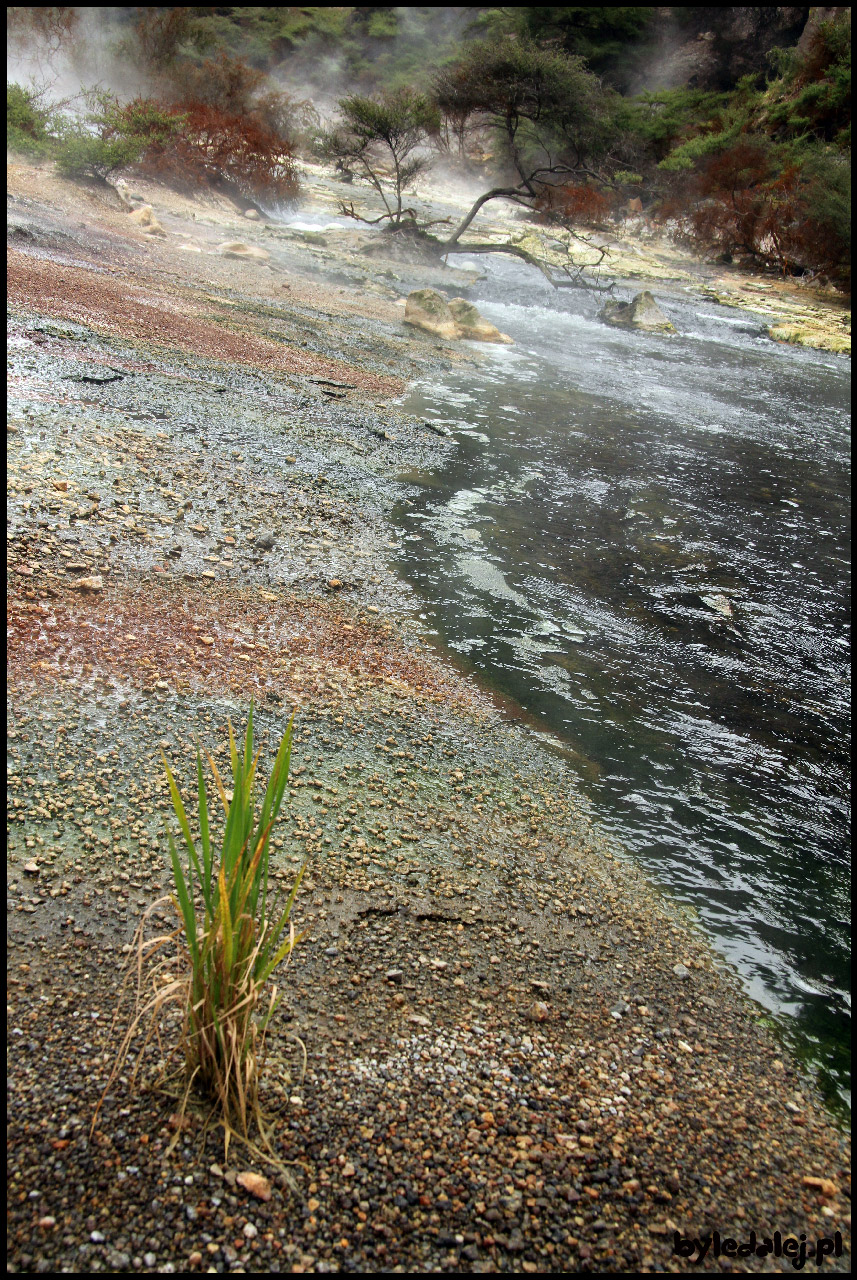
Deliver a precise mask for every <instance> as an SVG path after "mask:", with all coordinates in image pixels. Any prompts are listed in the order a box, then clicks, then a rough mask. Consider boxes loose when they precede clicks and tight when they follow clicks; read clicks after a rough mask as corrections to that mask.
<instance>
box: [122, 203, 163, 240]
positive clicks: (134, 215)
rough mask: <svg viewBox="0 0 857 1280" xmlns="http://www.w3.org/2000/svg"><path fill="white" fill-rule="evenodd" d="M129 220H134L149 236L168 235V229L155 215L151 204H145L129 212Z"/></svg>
mask: <svg viewBox="0 0 857 1280" xmlns="http://www.w3.org/2000/svg"><path fill="white" fill-rule="evenodd" d="M128 221H129V222H134V223H136V225H137V226H138V227H139V228H140V230H141V231H142V232H143V234H144V235H147V236H166V234H167V233H166V231H165V230H164V228H163V227H162V226H161V224H160V222H158V219H157V218H156V217H155V215H154V212H153V210H152V206H151V205H150V204H143V205H141V206H140V208H139V209H134V210H133V211H132V212H131V213H129V214H128Z"/></svg>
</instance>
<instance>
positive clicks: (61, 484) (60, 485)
mask: <svg viewBox="0 0 857 1280" xmlns="http://www.w3.org/2000/svg"><path fill="white" fill-rule="evenodd" d="M53 486H54V488H55V489H58V490H59V492H60V493H68V481H67V480H54V482H53Z"/></svg>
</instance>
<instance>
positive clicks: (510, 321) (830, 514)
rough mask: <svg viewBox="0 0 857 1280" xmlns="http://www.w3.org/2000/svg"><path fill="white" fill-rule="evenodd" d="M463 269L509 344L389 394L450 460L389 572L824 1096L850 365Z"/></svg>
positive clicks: (836, 994) (668, 294)
mask: <svg viewBox="0 0 857 1280" xmlns="http://www.w3.org/2000/svg"><path fill="white" fill-rule="evenodd" d="M487 261H489V260H487V259H486V258H480V259H479V260H475V261H474V262H473V263H469V262H467V261H465V260H464V259H463V258H457V259H456V260H455V266H460V267H464V266H473V267H475V268H476V269H477V270H479V271H482V272H485V275H484V278H483V280H482V282H481V283H480V284H478V285H477V286H475V288H474V289H473V290H472V291H471V292H470V295H469V296H470V300H472V301H473V302H475V303H476V305H477V306H478V307H479V308H480V310H481V311H482V312H483V314H484V315H485V316H486V317H487V318H488V319H490V320H491V321H493V322H494V323H495V324H496V325H497V326H498V327H499V328H500V329H501V330H502V331H503V332H504V333H507V334H509V335H510V336H511V337H512V338H513V339H514V342H515V345H514V346H510V347H503V346H497V347H493V348H485V347H484V346H483V347H482V348H481V351H483V352H485V353H486V354H485V357H484V359H483V360H482V361H481V362H480V366H479V368H478V369H477V370H475V371H474V370H473V369H472V368H468V369H466V370H465V369H461V368H459V369H457V370H454V371H452V372H450V373H449V374H447V375H446V376H444V377H443V379H442V380H440V381H438V380H437V378H434V377H433V378H432V379H431V380H430V381H424V382H423V383H421V384H419V385H417V386H416V388H415V389H413V390H412V391H411V393H410V394H409V395H408V396H407V398H406V399H405V401H404V402H403V407H404V408H405V409H406V410H407V411H408V412H411V413H414V414H417V415H419V416H421V417H422V418H423V419H424V420H425V421H427V422H431V423H434V424H435V425H436V426H437V427H439V428H441V429H444V428H445V429H446V430H448V431H449V432H450V433H451V434H452V435H454V437H455V439H456V441H457V444H458V448H457V452H456V454H455V455H454V457H453V458H452V460H451V462H450V463H449V464H448V465H447V466H445V467H444V468H443V469H442V470H438V471H433V472H428V473H418V474H416V475H410V476H408V479H409V480H411V481H413V482H415V483H416V485H417V486H418V490H417V496H416V498H415V500H413V501H411V502H406V503H403V504H401V505H400V507H399V509H398V515H397V519H398V524H399V527H400V529H401V531H402V544H401V552H400V555H399V562H398V563H399V568H400V571H401V572H402V573H403V575H404V576H405V577H406V578H407V579H408V580H409V581H410V582H411V583H412V584H413V585H414V586H415V587H416V588H417V589H418V591H419V592H420V593H421V594H422V596H423V597H424V599H425V612H424V614H423V619H424V622H425V625H426V629H427V631H428V632H429V633H431V634H433V636H434V637H435V638H436V640H437V642H438V643H440V644H441V645H442V646H443V647H444V648H445V649H447V650H452V651H454V652H455V653H456V654H457V655H459V660H460V662H461V664H462V665H463V666H464V667H465V669H467V670H469V671H472V672H474V673H476V674H477V675H478V676H479V677H481V678H482V680H483V681H484V682H485V683H487V684H488V685H489V686H490V687H492V688H493V689H495V690H496V691H498V693H500V694H502V695H504V696H505V697H506V698H507V699H509V698H510V699H512V700H513V703H514V704H516V705H517V707H518V708H520V716H521V717H522V718H523V719H525V720H527V721H528V722H529V723H530V725H531V726H532V728H533V729H534V730H535V731H538V732H541V733H543V734H547V735H549V736H550V737H552V738H553V740H554V741H555V742H556V743H557V746H558V749H560V750H562V751H563V752H564V753H565V754H567V756H568V758H569V759H570V761H571V763H572V765H573V766H574V768H575V769H576V772H577V774H578V775H579V778H580V782H581V784H582V786H583V787H584V789H585V791H586V792H587V793H588V795H589V796H590V797H591V799H592V800H593V802H594V804H595V808H596V811H597V812H598V814H599V818H600V820H601V822H602V823H603V824H604V825H605V826H606V827H607V829H608V830H609V831H610V832H611V833H612V835H613V836H614V837H615V840H616V842H617V846H619V847H620V848H621V849H624V850H625V851H627V852H628V853H629V854H630V855H632V856H633V857H634V858H635V859H636V860H638V862H639V863H641V864H642V865H643V866H644V868H645V869H646V870H647V872H648V873H649V874H650V875H651V876H652V877H653V879H655V880H656V881H657V882H658V883H659V884H660V885H661V886H662V887H664V888H665V889H666V890H667V891H668V892H669V893H671V894H672V895H673V896H674V897H675V898H677V899H678V900H680V901H682V902H684V903H686V904H688V905H690V906H691V907H692V908H693V909H695V911H696V913H697V915H698V918H699V920H700V922H701V924H702V926H703V927H704V929H705V930H706V931H707V933H708V935H709V937H711V938H712V939H713V941H714V943H715V945H716V946H717V947H718V949H719V950H720V951H721V952H722V953H723V954H724V955H725V956H726V957H727V958H728V959H729V960H730V961H731V962H733V963H734V964H735V965H736V967H737V969H738V970H739V972H740V973H741V975H742V976H743V978H744V981H745V983H746V986H747V989H748V991H749V992H750V994H751V995H752V996H753V997H754V998H756V999H757V1000H758V1001H759V1002H761V1004H762V1005H763V1006H765V1007H766V1008H767V1009H768V1010H769V1011H771V1013H772V1014H773V1015H774V1016H775V1018H776V1020H777V1022H778V1024H779V1026H780V1028H781V1029H782V1031H783V1032H784V1033H785V1035H786V1037H787V1039H789V1040H790V1042H791V1043H792V1045H793V1047H795V1048H796V1050H797V1052H798V1053H799V1055H800V1056H801V1057H802V1058H804V1060H805V1061H807V1062H809V1063H810V1064H811V1065H812V1066H813V1067H814V1069H815V1070H816V1071H817V1072H818V1073H819V1075H820V1078H821V1083H822V1085H823V1087H824V1088H825V1090H826V1092H827V1095H828V1097H829V1098H831V1099H832V1100H836V1099H838V1100H839V1102H841V1101H843V1100H844V1099H845V1097H846V1096H847V1089H848V1087H849V1076H848V1065H847V1064H848V1054H849V1049H848V1046H849V1043H850V1040H849V1030H848V1011H849V1006H848V997H847V990H848V972H849V942H848V925H847V917H848V910H847V903H848V900H849V886H848V880H849V875H848V850H849V848H850V841H849V834H848V816H849V814H848V799H847V787H848V777H849V768H848V747H847V741H848V705H849V702H848V682H847V672H848V665H847V664H848V657H849V629H848V614H847V603H846V602H847V599H848V542H847V539H848V532H847V529H848V505H847V494H848V483H849V454H848V435H849V432H848V418H847V406H848V403H849V389H848V368H847V366H846V365H845V363H844V362H843V361H842V359H841V358H840V357H837V356H835V355H830V354H826V353H823V352H814V351H808V350H803V349H799V348H795V347H789V346H781V345H774V344H773V343H771V341H770V340H769V339H768V338H767V337H764V336H762V335H761V325H762V319H761V317H759V318H758V319H757V318H755V317H754V316H753V315H752V314H748V313H746V312H735V311H734V310H731V309H729V308H726V307H721V306H719V305H717V304H716V303H711V302H709V301H703V300H701V299H699V297H698V295H697V296H695V297H694V296H691V293H690V291H683V290H682V288H681V286H678V285H675V286H671V287H668V288H666V289H665V288H663V287H658V288H657V295H658V301H659V302H660V303H661V304H662V306H663V308H664V309H665V311H666V312H667V314H668V316H669V318H670V319H671V320H672V321H673V323H674V324H675V326H676V329H677V330H678V334H677V335H676V336H669V337H663V336H650V335H647V334H642V333H634V332H624V331H617V330H610V329H608V328H607V327H606V326H605V325H604V324H603V323H602V322H600V321H599V320H598V319H597V311H598V308H599V306H600V301H601V300H600V299H599V298H598V297H597V296H595V295H592V294H589V293H581V292H577V291H570V290H569V291H564V292H560V293H557V292H554V291H553V290H551V289H550V287H549V286H548V285H547V284H546V283H545V282H540V281H538V280H534V279H533V273H531V272H528V271H527V270H526V269H525V268H520V267H519V266H518V264H510V263H508V262H506V261H504V260H499V259H492V260H490V266H486V262H487ZM628 288H629V292H628V294H627V295H625V296H630V293H631V292H633V291H636V289H637V288H639V285H637V286H633V285H629V286H628Z"/></svg>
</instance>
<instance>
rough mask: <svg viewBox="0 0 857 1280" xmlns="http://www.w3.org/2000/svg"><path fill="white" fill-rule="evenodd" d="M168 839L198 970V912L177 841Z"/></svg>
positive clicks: (174, 875) (187, 933) (194, 960)
mask: <svg viewBox="0 0 857 1280" xmlns="http://www.w3.org/2000/svg"><path fill="white" fill-rule="evenodd" d="M167 839H168V840H169V844H170V859H171V861H172V864H173V878H174V879H175V882H176V893H177V894H178V899H179V905H180V907H181V913H182V920H183V921H184V927H185V937H186V938H187V944H188V947H189V949H190V953H191V959H192V960H193V966H194V969H196V966H197V964H198V957H199V949H198V946H197V936H196V912H195V911H194V908H193V904H192V902H191V899H190V895H189V893H188V887H187V884H186V882H185V878H184V872H183V871H182V866H181V863H180V862H179V855H178V850H177V849H176V842H175V840H173V838H172V836H171V835H168V836H167Z"/></svg>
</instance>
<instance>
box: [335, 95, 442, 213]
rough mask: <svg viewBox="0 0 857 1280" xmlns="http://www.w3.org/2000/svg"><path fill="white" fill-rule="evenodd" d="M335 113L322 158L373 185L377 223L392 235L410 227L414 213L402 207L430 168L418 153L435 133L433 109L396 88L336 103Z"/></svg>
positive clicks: (436, 124) (437, 119)
mask: <svg viewBox="0 0 857 1280" xmlns="http://www.w3.org/2000/svg"><path fill="white" fill-rule="evenodd" d="M339 111H340V115H341V118H342V119H341V123H340V125H339V127H338V128H336V129H334V130H332V131H331V132H330V133H328V134H326V135H325V136H324V138H323V141H322V146H323V151H324V154H325V155H326V157H327V158H328V159H335V160H337V161H338V162H339V166H340V167H345V168H346V169H347V170H348V171H350V170H351V169H352V168H353V169H356V170H357V172H358V173H361V174H362V175H363V177H365V178H367V179H368V180H369V181H370V182H371V183H372V185H373V187H374V188H375V190H376V191H377V192H378V195H379V196H380V197H381V200H382V202H383V204H384V209H385V212H384V213H383V214H382V215H381V217H380V218H377V219H375V221H376V222H381V221H387V222H388V223H389V225H390V228H391V230H398V229H400V228H401V227H403V226H409V225H410V226H413V223H414V219H415V215H414V213H413V210H409V209H405V208H403V197H404V191H405V188H406V187H407V186H408V185H409V184H410V183H411V182H413V181H414V179H415V178H416V177H418V176H419V174H421V173H424V172H425V170H426V169H428V168H429V167H430V164H431V161H430V158H429V157H428V156H427V155H426V154H425V153H424V152H422V151H421V148H422V147H423V145H424V144H425V142H426V140H427V138H428V137H430V136H433V135H435V134H436V133H437V131H438V129H439V128H440V113H439V112H438V110H437V108H436V107H435V106H434V105H433V104H432V103H431V102H430V101H429V99H428V98H427V97H425V95H424V94H421V93H417V92H415V91H414V90H413V89H397V90H396V91H395V92H393V93H380V94H376V95H375V96H374V97H362V96H360V95H359V94H352V95H351V96H350V97H347V98H340V100H339ZM343 212H350V213H351V215H352V216H354V217H358V216H359V215H357V214H355V213H354V210H353V206H352V207H351V209H350V210H349V209H346V208H345V207H344V206H343ZM363 220H364V221H366V219H363Z"/></svg>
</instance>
